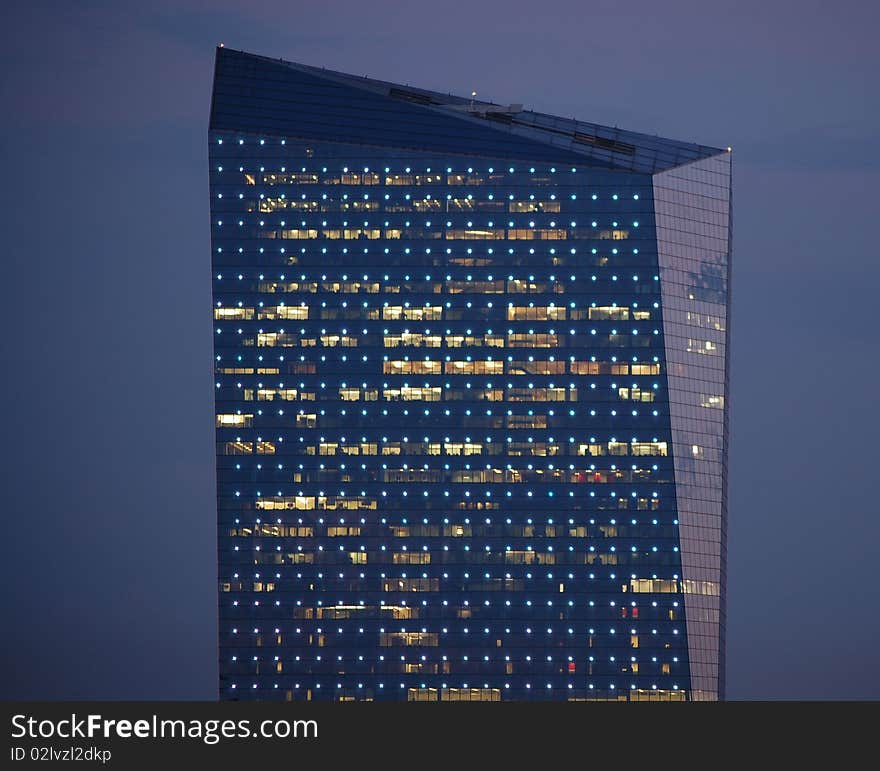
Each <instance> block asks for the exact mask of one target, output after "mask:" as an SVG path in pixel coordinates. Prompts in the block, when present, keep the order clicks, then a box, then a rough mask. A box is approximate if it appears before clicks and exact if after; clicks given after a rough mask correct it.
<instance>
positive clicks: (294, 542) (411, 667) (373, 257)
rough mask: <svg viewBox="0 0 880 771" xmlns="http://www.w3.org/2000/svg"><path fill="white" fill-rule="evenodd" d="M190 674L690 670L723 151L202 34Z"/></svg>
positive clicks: (479, 675)
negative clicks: (200, 447)
mask: <svg viewBox="0 0 880 771" xmlns="http://www.w3.org/2000/svg"><path fill="white" fill-rule="evenodd" d="M209 147H210V151H209V152H210V195H211V236H212V244H211V248H212V271H213V277H212V279H213V302H214V307H213V316H214V359H215V360H214V367H215V373H216V375H215V386H216V387H215V403H216V440H217V498H218V548H219V606H220V628H219V633H220V695H221V698H223V699H277V700H288V701H290V700H294V701H296V700H309V699H311V700H394V701H398V700H399V701H508V700H511V701H515V700H557V701H559V700H615V701H635V700H652V701H653V700H657V701H671V700H675V701H686V700H712V699H718V698H723V696H724V624H725V560H726V555H725V541H726V520H727V507H726V488H727V462H726V458H727V408H728V399H727V393H728V387H727V383H728V361H729V359H728V338H727V335H728V325H727V319H728V307H729V306H728V303H729V276H730V261H729V257H730V159H731V156H730V153H729V150H725V149H718V148H712V147H704V146H700V145H695V144H690V143H686V142H678V141H673V140H669V139H663V138H659V137H656V136H649V135H645V134H639V133H634V132H631V131H623V130H620V129H616V128H614V129H612V128H608V127H605V126H600V125H596V124H593V123H586V122H581V121H575V120H570V119H566V118H559V117H555V116H552V115H546V114H543V113H538V112H532V111H530V110H526V109H523V108H522V106H521V105H498V104H493V103H490V102H484V101H479V100H477V99H475V98H473V99H469V98H459V97H455V96H450V95H447V94H440V93H435V92H431V91H425V90H422V89H418V88H412V87H410V86H401V85H397V84H393V83H386V82H381V81H377V80H371V79H367V78H363V77H356V76H352V75H345V74H342V73H338V72H332V71H329V70H324V69H319V68H315V67H308V66H304V65H300V64H293V63H289V62H285V61H281V60H277V59H269V58H266V57H261V56H255V55H252V54H246V53H241V52H237V51H232V50H229V49H226V48H222V47H221V48H219V49H218V50H217V63H216V71H215V78H214V91H213V103H212V108H211V120H210V130H209Z"/></svg>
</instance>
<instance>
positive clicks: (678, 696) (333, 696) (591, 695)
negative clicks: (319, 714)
mask: <svg viewBox="0 0 880 771" xmlns="http://www.w3.org/2000/svg"><path fill="white" fill-rule="evenodd" d="M325 685H326V688H325V689H324V690H325V694H324V695H322V693H321V690H320V689H321V683H312V685H311V686H309V685H303V686H302V688H301V687H300V683H290V682H286V681H285V683H284V684H283V685H279V683H277V682H276V683H274V684H272V686H271V688H272V689H271V690H269V693H271V694H272V697H273V698H277V697H278V694H279V693H280V694H282V695H283V696H284V699H285V701H319V700H325V701H342V702H350V701H373V700H375V699H376V698H377V697H378V698H390V699H397V698H398V697H396V696H395V695H394V684H393V683H389V684H388V691H387V692H386V691H384V688H385V683H379V685H378V688H379V690H378V691H374V690H373V688H372V687H368V688H364V684H363V683H358V684H357V690H354V685H353V684H352V685H351V686H350V687H344V686H343V685H342V683H336V684H335V690H334V684H333V683H332V682H327V683H326V684H325ZM560 687H561V686H560ZM606 687H610V688H611V690H610V691H605V690H602V689H598V690H594V688H595V685H594V684H593V683H590V684H589V685H588V686H586V688H585V687H584V686H583V684H582V683H578V685H577V686H575V685H574V684H573V683H568V686H567V688H568V693H569V694H574V695H569V696H568V697H567V701H584V702H612V701H613V702H627V701H637V702H641V701H652V702H653V701H657V702H667V701H675V702H683V701H686V700H687V691H685V690H679V688H678V686H677V685H673V686H672V687H673V689H674V690H669V689H666V688H658V687H657V685H656V684H654V685H652V686H651V689H647V688H638V687H637V686H636V684H635V683H632V684H631V686H630V690H626V686H621V688H620V690H619V691H617V690H615V688H616V686H615V685H614V684H613V683H612V684H611V685H610V686H606ZM229 688H230V692H231V693H233V694H240V695H238V696H236V698H248V697H249V695H250V693H251V692H252V693H253V694H254V695H255V696H256V697H257V698H262V696H261V694H262V692H263V690H265V689H268V688H269V684H268V683H264V684H262V689H261V686H259V685H258V684H257V683H251V684H248V683H242V685H241V688H239V684H238V683H232V684H231V685H230V686H229ZM525 688H526V690H522V688H517V689H514V690H507V689H510V683H505V684H504V689H505V690H504V693H505V694H507V696H506V697H505V698H510V695H511V694H515V696H514V698H515V699H516V698H523V697H524V696H525V695H527V694H529V696H528V698H539V699H540V698H542V693H541V684H540V683H536V684H535V688H534V693H535V696H534V697H532V696H531V695H530V694H531V693H532V690H531V689H532V684H531V683H526V685H525ZM400 689H401V697H400V700H403V696H402V694H403V692H404V689H406V700H407V701H431V702H434V701H444V702H446V701H453V702H461V701H467V702H483V701H501V693H502V690H501V689H500V688H490V687H489V684H488V683H486V684H485V687H484V688H471V687H468V685H467V683H465V684H463V685H462V687H461V688H456V687H449V686H447V685H446V684H445V683H444V684H443V685H442V686H441V687H440V688H429V687H427V686H423V687H420V688H412V687H409V688H407V686H406V685H405V684H404V683H400ZM587 689H589V690H587ZM546 690H547V693H548V694H550V693H552V692H553V686H552V685H551V684H550V683H547V684H546ZM383 694H386V695H383ZM615 694H617V695H615ZM549 698H551V697H550V696H549V695H548V699H549ZM552 698H555V697H552Z"/></svg>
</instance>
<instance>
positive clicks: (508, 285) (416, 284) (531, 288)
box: [216, 273, 659, 308]
mask: <svg viewBox="0 0 880 771" xmlns="http://www.w3.org/2000/svg"><path fill="white" fill-rule="evenodd" d="M235 275H236V278H237V280H239V281H244V274H243V273H238V274H235ZM258 278H259V279H260V281H259V283H258V284H256V286H255V287H254V288H253V289H252V291H255V292H258V293H260V294H286V293H291V294H300V293H303V292H306V293H313V294H314V293H318V292H330V293H339V292H347V293H355V292H365V293H367V294H375V293H377V292H378V291H379V284H378V283H376V282H372V283H370V282H369V281H367V282H364V283H361V282H359V281H352V282H348V283H346V282H344V281H343V282H324V283H320V282H318V281H307V280H304V279H303V280H299V281H285V280H284V276H283V275H281V276H279V280H278V281H265V280H263V279H264V276H263V274H260V275H259V277H258ZM598 278H599V277H598V276H597V275H596V274H591V275H589V276H584V277H583V278H582V280H583V281H584V282H587V281H590V282H596V281H598ZM631 278H632V280H633V281H634V282H638V280H639V276H638V275H637V274H636V275H633V276H632V277H631ZM216 279H217V281H222V280H223V274H222V273H218V274H217V275H216ZM626 279H627V277H626V276H623V275H621V276H618V275H617V274H612V276H611V281H612V282H616V281H618V280H621V281H623V280H626ZM389 280H391V279H385V281H386V282H387V281H389ZM399 280H400V279H398V281H399ZM570 280H571V281H577V280H578V279H577V278H576V277H571V278H570ZM652 280H653V281H659V276H653V277H652ZM404 282H405V283H393V284H388V283H386V284H385V285H384V287H383V291H384V292H386V293H388V294H400V293H403V294H447V295H450V294H452V295H454V294H563V293H566V292H567V293H569V294H571V293H578V292H583V291H585V290H586V288H587V286H588V285H586V284H585V285H584V287H583V288H582V289H578V287H577V286H566V285H565V284H564V283H563V282H562V281H559V280H556V279H549V281H546V282H544V281H540V280H526V279H508V280H507V281H506V282H505V281H504V280H494V279H492V280H485V281H483V280H474V279H466V280H455V279H451V278H450V279H447V280H446V281H434V282H431V281H430V280H426V281H418V280H412V281H410V280H409V279H404ZM325 286H326V287H327V288H324V287H325ZM493 305H494V303H492V302H487V303H486V307H487V308H491V307H493ZM343 307H345V306H343ZM366 307H368V306H366ZM446 307H447V308H452V307H453V306H452V303H451V302H450V303H447V304H446ZM466 307H473V305H472V304H471V305H468V306H466Z"/></svg>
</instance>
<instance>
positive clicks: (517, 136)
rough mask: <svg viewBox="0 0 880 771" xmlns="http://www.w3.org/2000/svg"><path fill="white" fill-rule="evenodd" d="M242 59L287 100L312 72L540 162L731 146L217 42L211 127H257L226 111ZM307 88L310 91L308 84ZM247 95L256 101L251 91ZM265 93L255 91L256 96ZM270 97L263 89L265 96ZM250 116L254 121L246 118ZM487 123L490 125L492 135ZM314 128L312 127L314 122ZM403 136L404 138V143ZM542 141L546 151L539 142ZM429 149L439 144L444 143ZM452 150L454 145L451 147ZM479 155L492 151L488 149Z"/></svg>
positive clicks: (663, 166) (652, 158) (698, 154)
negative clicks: (468, 128)
mask: <svg viewBox="0 0 880 771" xmlns="http://www.w3.org/2000/svg"><path fill="white" fill-rule="evenodd" d="M236 64H237V65H239V66H240V67H245V68H246V67H247V66H248V64H250V65H251V67H255V66H259V67H260V69H261V70H262V71H263V72H270V71H271V72H272V73H273V78H272V80H273V86H274V87H275V88H276V89H277V90H278V91H279V92H281V91H283V92H284V93H285V95H286V96H288V100H287V101H288V102H289V101H290V97H291V96H292V97H293V98H294V99H295V98H296V89H297V85H298V84H297V77H296V76H297V74H301V75H303V76H305V77H306V78H307V79H308V82H309V83H316V82H317V83H320V82H323V83H324V84H325V85H326V87H328V88H333V87H334V86H335V87H336V88H338V89H340V90H341V91H343V92H345V91H348V93H352V92H351V91H350V89H357V90H358V91H359V92H360V93H362V94H363V95H364V96H365V97H367V98H369V96H370V95H374V96H375V97H376V99H377V100H379V102H380V103H384V104H385V105H386V106H393V109H395V110H396V111H400V110H401V109H406V110H407V111H409V113H408V114H415V113H420V114H421V115H422V116H423V118H422V119H423V120H424V118H428V119H429V120H430V118H429V115H430V113H434V114H435V115H436V116H437V118H438V119H439V120H440V121H441V122H442V123H444V124H447V125H448V124H449V121H450V119H451V120H452V121H453V122H454V123H459V125H461V126H462V128H463V129H464V127H465V126H466V125H468V124H469V125H470V126H471V127H472V129H473V131H474V132H477V133H478V134H479V135H480V136H481V137H482V140H483V142H482V144H484V145H486V144H488V145H491V139H490V137H491V136H492V135H493V134H494V135H496V136H497V139H498V144H499V152H498V155H499V156H500V157H506V156H508V155H509V154H511V152H512V150H511V147H513V146H516V149H517V151H518V152H516V153H515V154H511V155H510V157H529V156H530V152H529V150H528V148H529V147H531V148H532V150H533V151H537V153H536V157H535V160H536V161H544V160H546V159H547V158H549V157H554V158H555V157H556V156H558V161H559V162H560V163H580V164H582V165H587V166H596V167H600V168H604V169H607V170H619V171H629V172H636V173H648V174H654V173H658V172H662V171H667V170H669V169H672V168H675V167H677V166H681V165H684V164H687V163H692V162H694V161H697V160H701V159H703V158H708V157H711V156H714V155H718V154H720V153H725V152H728V150H727V149H725V148H717V147H711V146H707V145H699V144H695V143H692V142H682V141H679V140H674V139H668V138H665V137H660V136H652V135H650V134H645V133H641V132H636V131H628V130H624V129H620V128H617V127H610V126H605V125H602V124H599V123H591V122H588V121H581V120H575V119H572V118H563V117H560V116H556V115H551V114H548V113H542V112H538V111H534V110H527V109H524V108H523V106H522V105H519V104H515V105H499V104H496V103H495V102H491V101H485V100H478V99H476V98H473V99H471V98H468V97H462V96H457V95H455V94H443V93H441V92H439V91H432V90H430V89H424V88H418V87H415V86H410V85H404V84H400V83H394V82H391V81H386V80H378V79H375V78H368V77H366V76H358V75H352V74H349V73H344V72H339V71H336V70H328V69H325V68H322V67H315V66H312V65H307V64H301V63H298V62H291V61H286V60H284V59H276V58H272V57H268V56H262V55H259V54H252V53H248V52H245V51H237V50H234V49H230V48H226V47H225V46H222V45H221V46H218V47H217V52H216V63H215V74H214V89H213V94H212V100H211V128H212V129H222V130H227V129H229V130H235V129H236V128H238V129H241V130H248V131H252V130H254V126H253V125H252V123H253V122H252V121H250V122H248V121H246V120H244V118H242V125H241V126H234V125H232V124H233V123H235V120H234V118H231V116H230V115H229V114H228V113H229V109H228V105H229V102H230V101H231V99H234V97H231V96H230V94H228V93H224V85H225V84H226V83H227V81H229V80H230V79H234V77H235V76H234V75H232V74H231V73H232V72H233V71H234V70H235V66H236ZM275 76H277V77H275ZM286 76H289V83H288V82H285V81H286V80H288V78H287V77H286ZM242 77H246V76H242ZM232 90H234V89H232ZM303 90H304V91H305V89H303ZM249 98H250V100H251V101H254V97H253V96H251V97H249ZM242 99H243V100H244V101H247V99H248V97H242ZM259 99H260V98H259V97H257V100H259ZM265 99H266V96H265V94H264V95H263V96H262V101H265ZM336 106H337V107H339V108H341V109H343V110H344V108H345V102H344V101H343V102H340V103H338V104H337V105H336ZM243 107H244V109H245V110H247V109H248V105H247V104H245V105H244V106H243ZM357 111H358V108H357V107H356V106H354V105H352V106H351V108H350V112H351V117H352V118H356V116H357ZM413 111H414V112H413ZM221 115H222V116H223V117H222V118H221ZM441 116H442V117H441ZM249 123H250V125H248V124H249ZM273 123H274V124H275V125H274V130H272V129H271V128H269V127H267V128H266V129H265V130H266V132H267V133H278V131H279V130H280V127H279V126H278V125H277V124H278V121H273ZM290 129H291V132H290V133H291V135H296V130H295V129H296V127H295V126H293V125H291V126H290ZM486 129H489V132H488V134H487V132H486V131H485V130H486ZM312 130H313V131H314V128H313V129H312ZM310 138H311V137H310ZM314 138H323V139H325V140H326V141H344V140H342V139H339V138H334V137H333V136H329V135H327V136H321V137H318V136H315V137H314ZM401 142H404V143H405V144H401ZM406 142H407V140H405V139H403V140H402V139H401V138H400V137H397V138H396V139H392V138H390V137H389V139H388V141H387V142H383V141H376V142H370V144H379V145H382V144H388V145H389V146H397V147H410V146H411V147H412V148H413V149H420V148H419V147H417V146H414V145H410V144H408V143H406ZM542 147H543V150H541V149H540V148H542ZM424 149H433V150H437V149H438V148H436V147H434V148H424ZM447 151H448V152H456V150H454V149H453V147H451V146H450V147H449V148H448V149H447ZM458 152H463V150H458ZM476 154H481V155H482V154H492V153H491V152H490V153H487V152H486V151H485V150H483V151H481V152H479V153H476Z"/></svg>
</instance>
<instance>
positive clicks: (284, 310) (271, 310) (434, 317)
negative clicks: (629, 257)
mask: <svg viewBox="0 0 880 771" xmlns="http://www.w3.org/2000/svg"><path fill="white" fill-rule="evenodd" d="M339 286H340V284H338V283H337V284H335V287H337V289H336V291H338V287H339ZM350 286H351V287H352V291H358V290H359V288H360V285H359V284H356V283H354V284H351V285H350ZM375 286H376V287H377V288H378V286H379V285H378V283H377V284H375ZM331 291H332V290H331ZM316 310H317V309H316ZM373 310H375V311H376V313H377V315H376V317H375V318H377V319H378V318H382V319H383V320H386V321H398V320H401V319H403V320H406V321H439V320H441V319H442V318H443V306H440V305H434V306H425V307H424V308H408V307H404V306H401V305H388V304H386V305H385V306H384V307H383V308H382V309H381V311H380V309H378V308H376V309H373ZM309 311H310V309H309V307H308V306H307V305H305V304H303V305H300V306H285V305H279V306H277V307H267V308H259V309H258V312H257V315H256V317H257V319H295V320H303V321H304V320H307V319H308V318H309ZM379 313H381V317H380V316H379V315H378V314H379ZM630 317H632V318H633V319H634V320H636V321H646V320H648V319H650V318H651V311H649V310H641V309H633V310H632V312H630V308H629V306H625V305H624V306H617V305H604V306H596V304H595V303H593V307H591V308H583V309H576V308H575V307H574V303H572V304H571V309H568V308H566V307H565V306H557V305H549V306H535V305H534V304H531V305H528V306H516V305H513V304H512V303H510V304H509V305H508V306H507V320H508V321H565V320H566V319H569V318H570V319H571V320H572V321H577V320H589V321H628V320H629V319H630ZM214 318H215V319H216V320H218V321H223V320H229V321H234V320H240V321H250V320H252V319H253V318H254V309H253V308H245V307H241V306H240V307H238V308H234V307H227V308H223V307H220V308H215V309H214Z"/></svg>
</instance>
